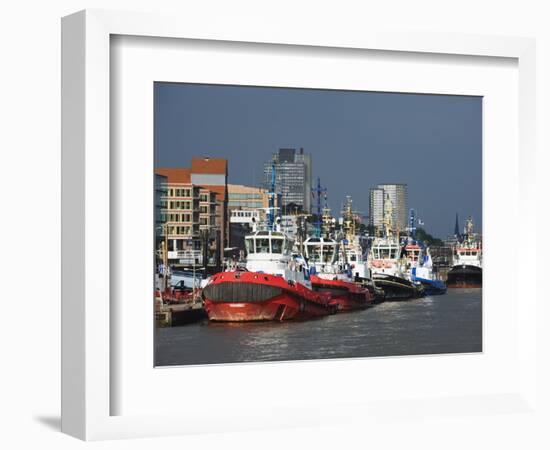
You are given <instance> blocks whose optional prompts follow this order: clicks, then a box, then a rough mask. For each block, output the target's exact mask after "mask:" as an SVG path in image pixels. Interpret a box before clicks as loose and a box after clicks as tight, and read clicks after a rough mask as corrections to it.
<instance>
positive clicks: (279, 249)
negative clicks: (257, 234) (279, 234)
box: [271, 238, 283, 253]
mask: <svg viewBox="0 0 550 450" xmlns="http://www.w3.org/2000/svg"><path fill="white" fill-rule="evenodd" d="M271 253H283V240H282V239H277V238H273V239H271Z"/></svg>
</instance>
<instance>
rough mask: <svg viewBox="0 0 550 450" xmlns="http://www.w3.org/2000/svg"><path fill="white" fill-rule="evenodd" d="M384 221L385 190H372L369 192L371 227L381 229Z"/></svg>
mask: <svg viewBox="0 0 550 450" xmlns="http://www.w3.org/2000/svg"><path fill="white" fill-rule="evenodd" d="M383 220H384V189H379V188H371V189H370V192H369V225H370V226H371V227H375V228H377V229H381V227H382V222H383Z"/></svg>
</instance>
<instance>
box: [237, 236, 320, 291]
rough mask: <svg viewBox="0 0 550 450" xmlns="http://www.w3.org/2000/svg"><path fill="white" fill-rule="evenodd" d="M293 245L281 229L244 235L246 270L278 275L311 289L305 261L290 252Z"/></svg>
mask: <svg viewBox="0 0 550 450" xmlns="http://www.w3.org/2000/svg"><path fill="white" fill-rule="evenodd" d="M293 245H294V241H293V240H292V239H291V238H290V237H289V236H288V235H286V234H285V233H283V232H282V231H277V230H269V229H268V230H261V231H254V232H253V233H252V234H249V235H247V236H246V237H245V246H246V253H247V257H246V270H248V271H249V272H258V273H268V274H271V275H279V276H282V277H284V278H285V279H286V280H291V281H294V282H296V283H300V284H302V285H304V286H306V287H307V288H308V289H311V282H310V280H309V268H308V266H307V263H306V261H305V260H304V258H302V257H301V256H300V255H296V254H293V253H292V247H293Z"/></svg>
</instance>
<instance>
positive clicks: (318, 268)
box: [304, 236, 352, 281]
mask: <svg viewBox="0 0 550 450" xmlns="http://www.w3.org/2000/svg"><path fill="white" fill-rule="evenodd" d="M304 252H305V256H306V258H307V262H308V265H309V267H310V270H311V272H312V273H315V275H317V276H318V277H320V278H325V279H327V280H345V281H352V274H351V270H350V266H349V264H347V263H342V262H340V261H339V259H340V258H339V255H340V253H341V252H340V243H339V242H337V241H336V240H334V239H332V238H328V237H317V236H312V237H309V238H307V239H306V240H305V241H304Z"/></svg>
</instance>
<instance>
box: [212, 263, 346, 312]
mask: <svg viewBox="0 0 550 450" xmlns="http://www.w3.org/2000/svg"><path fill="white" fill-rule="evenodd" d="M203 297H204V306H205V310H206V314H207V315H208V318H209V319H210V320H212V321H219V322H250V321H283V320H307V319H311V318H314V317H321V316H326V315H328V314H333V313H335V312H336V310H337V306H336V304H335V303H334V302H333V301H332V300H331V298H330V295H327V294H324V293H318V292H314V291H312V290H310V289H308V288H307V287H305V286H303V285H302V284H300V283H293V282H290V281H287V280H285V279H284V278H283V277H280V276H275V275H270V274H264V273H258V272H221V273H218V274H216V275H214V276H213V277H212V279H211V281H210V282H209V283H208V284H207V285H206V286H205V287H204V289H203Z"/></svg>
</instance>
